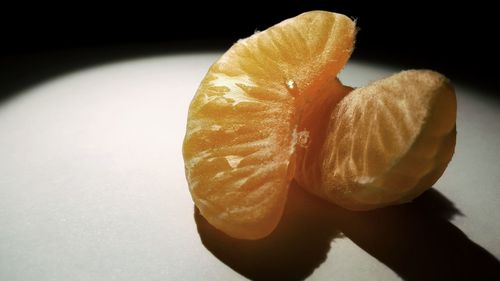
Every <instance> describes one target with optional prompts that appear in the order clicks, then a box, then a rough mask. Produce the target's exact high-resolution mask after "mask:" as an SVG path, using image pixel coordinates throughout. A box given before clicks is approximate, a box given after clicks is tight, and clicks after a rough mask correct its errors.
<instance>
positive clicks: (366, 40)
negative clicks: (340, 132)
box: [0, 0, 499, 100]
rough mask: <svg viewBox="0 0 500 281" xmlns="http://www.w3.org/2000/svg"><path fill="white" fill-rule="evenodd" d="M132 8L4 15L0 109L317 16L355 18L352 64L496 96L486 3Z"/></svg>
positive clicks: (14, 10)
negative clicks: (414, 71) (120, 67)
mask: <svg viewBox="0 0 500 281" xmlns="http://www.w3.org/2000/svg"><path fill="white" fill-rule="evenodd" d="M125 2H126V1H124V2H123V3H119V4H108V5H104V4H90V3H88V2H85V3H79V2H71V3H67V4H57V5H53V6H51V5H49V4H46V3H44V4H43V5H42V6H33V5H32V4H28V3H25V4H20V5H18V6H16V7H6V6H4V7H3V8H2V9H0V12H1V13H2V14H1V17H0V42H1V47H0V51H1V52H0V100H1V99H3V98H6V97H9V96H10V95H12V94H14V93H15V92H16V91H18V90H19V89H22V88H25V87H27V86H30V85H32V84H35V83H37V82H40V81H43V80H44V79H47V78H50V77H51V76H54V75H57V74H61V73H64V72H66V71H69V70H72V69H76V68H79V67H84V66H88V65H92V64H96V63H103V62H107V61H111V60H116V59H124V58H127V57H133V56H141V55H148V54H166V53H172V52H190V51H200V50H221V51H222V50H225V49H227V48H228V47H229V46H230V45H231V44H232V43H233V42H235V41H236V40H237V39H239V38H242V37H247V36H249V35H251V34H252V33H253V32H254V31H255V30H264V29H265V28H267V27H269V26H271V25H273V24H275V23H277V22H279V21H281V20H283V19H286V18H288V17H292V16H295V15H297V14H299V13H301V12H304V11H308V10H314V9H324V10H330V11H335V12H340V13H344V14H346V15H348V16H350V17H353V18H356V19H357V24H358V26H359V28H360V31H359V33H358V36H357V42H356V50H355V52H354V54H353V57H354V58H357V59H363V60H369V61H373V62H382V63H386V64H390V65H393V66H396V67H398V68H401V69H407V68H430V69H434V70H437V71H440V72H442V73H444V74H446V75H447V76H448V77H450V78H451V79H452V80H454V81H460V82H461V83H463V84H466V85H470V86H474V87H476V88H480V89H482V90H483V92H484V93H489V94H491V95H494V94H493V92H494V89H495V88H496V87H495V82H496V81H495V80H496V79H497V78H496V71H495V68H496V66H497V65H498V64H497V63H498V56H497V52H498V43H497V42H496V40H497V39H496V37H497V36H498V33H499V32H498V31H497V30H496V26H498V24H497V19H496V18H497V17H498V16H497V15H495V14H494V11H495V9H494V8H493V7H492V6H493V4H488V2H487V1H473V2H467V1H460V3H458V1H453V2H451V1H450V3H452V4H447V3H446V2H443V3H441V2H439V1H428V0H423V1H411V2H410V1H398V2H396V1H394V2H391V1H390V2H388V1H381V2H377V3H376V4H371V3H368V2H373V1H315V0H310V1H298V0H295V1H294V0H289V1H272V0H268V1H251V2H249V1H231V2H229V1H228V2H223V1H205V2H201V3H197V2H194V1H185V2H174V3H175V4H169V3H168V2H166V1H165V2H164V3H163V4H162V5H146V4H141V5H139V4H138V3H131V4H127V3H125ZM490 2H491V1H490ZM270 5H271V6H270Z"/></svg>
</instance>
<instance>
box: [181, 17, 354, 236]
mask: <svg viewBox="0 0 500 281" xmlns="http://www.w3.org/2000/svg"><path fill="white" fill-rule="evenodd" d="M354 36H355V24H354V22H353V21H351V20H350V19H349V18H347V17H346V16H344V15H340V14H335V13H330V12H323V11H313V12H307V13H304V14H301V15H299V16H297V17H295V18H291V19H288V20H285V21H283V22H281V23H279V24H277V25H275V26H273V27H271V28H269V29H267V30H266V31H263V32H260V33H256V34H254V35H252V36H251V37H249V38H247V39H243V40H240V41H238V42H237V43H236V44H234V45H233V46H232V47H231V48H230V49H229V50H228V51H227V52H226V53H225V54H224V55H223V56H222V57H221V58H220V59H219V60H218V61H217V62H215V63H214V64H213V65H212V66H211V67H210V69H209V71H208V73H207V75H206V76H205V78H204V79H203V81H202V82H201V85H200V86H199V89H198V91H197V93H196V94H195V96H194V98H193V100H192V102H191V105H190V108H189V113H188V122H187V130H186V136H185V139H184V145H183V156H184V161H185V170H186V177H187V180H188V184H189V189H190V192H191V195H192V198H193V201H194V202H195V204H196V206H197V207H198V208H199V210H200V213H201V214H202V215H203V216H204V217H205V218H206V219H207V220H208V221H209V222H210V223H211V224H212V225H214V226H215V227H216V228H218V229H220V230H222V231H223V232H225V233H226V234H228V235H230V236H233V237H236V238H244V239H258V238H261V237H264V236H266V235H267V234H269V233H270V232H271V231H272V230H273V229H274V228H275V227H276V225H277V224H278V222H279V220H280V218H281V215H282V212H283V208H284V204H285V201H286V196H287V192H288V185H289V182H290V180H291V179H292V178H293V175H294V164H295V150H296V144H297V142H298V140H299V136H301V135H303V134H301V133H298V132H297V128H298V125H299V122H300V119H301V116H302V113H303V112H307V111H308V109H307V108H312V107H313V104H316V103H317V102H322V101H323V100H324V98H318V95H319V94H321V93H323V94H321V95H324V93H328V95H332V96H335V90H336V89H338V88H340V87H341V86H339V85H340V84H339V83H338V82H337V81H336V79H335V77H336V75H337V73H338V72H339V71H340V69H341V68H342V67H343V66H344V64H345V63H346V61H347V60H348V58H349V56H350V54H351V52H352V49H353V44H354ZM328 87H331V91H327V90H326V89H325V88H328ZM320 89H321V90H320ZM339 94H340V93H339ZM339 99H340V98H337V100H339Z"/></svg>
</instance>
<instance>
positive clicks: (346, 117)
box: [297, 70, 457, 210]
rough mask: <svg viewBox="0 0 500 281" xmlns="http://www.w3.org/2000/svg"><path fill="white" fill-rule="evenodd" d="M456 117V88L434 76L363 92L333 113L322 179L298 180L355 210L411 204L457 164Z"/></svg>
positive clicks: (400, 79)
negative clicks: (448, 166) (455, 158)
mask: <svg viewBox="0 0 500 281" xmlns="http://www.w3.org/2000/svg"><path fill="white" fill-rule="evenodd" d="M456 110H457V102H456V97H455V93H454V90H453V88H452V86H451V85H450V83H449V81H448V80H447V79H446V78H445V77H444V76H442V75H441V74H439V73H436V72H432V71H416V70H412V71H404V72H401V73H399V74H396V75H393V76H391V77H389V78H386V79H383V80H380V81H377V82H375V83H373V84H372V85H369V86H367V87H363V88H358V89H356V90H354V91H352V92H351V93H349V94H348V95H347V96H346V97H345V98H344V99H342V100H341V101H340V102H339V103H338V104H337V105H336V106H335V108H334V109H333V111H332V112H331V115H330V120H329V125H328V133H327V135H326V137H325V139H324V141H323V143H322V148H321V149H320V152H319V153H320V155H316V157H317V158H318V159H319V161H318V162H317V164H316V165H317V166H316V167H315V169H318V170H319V171H320V172H319V173H318V174H316V175H312V176H311V175H310V174H308V171H305V172H303V173H302V174H300V173H298V175H297V178H298V181H299V183H300V184H301V185H302V186H304V187H305V188H306V189H308V190H309V191H311V192H313V193H315V194H318V195H320V196H322V197H324V198H327V199H328V200H330V201H332V202H334V203H336V204H338V205H341V206H343V207H345V208H348V209H353V210H367V209H373V208H378V207H382V206H386V205H391V204H397V203H404V202H407V201H410V200H412V199H413V198H415V197H417V196H418V195H420V194H421V193H422V192H423V191H425V190H426V189H427V188H429V187H431V186H432V184H434V183H435V182H436V181H437V180H438V178H439V177H440V176H441V175H442V173H443V172H444V170H445V169H446V166H447V165H448V163H449V161H450V160H451V157H452V155H453V151H454V147H455V136H456V129H455V120H456ZM311 170H314V169H311ZM309 173H310V172H309Z"/></svg>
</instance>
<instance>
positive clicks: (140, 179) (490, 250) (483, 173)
mask: <svg viewBox="0 0 500 281" xmlns="http://www.w3.org/2000/svg"><path fill="white" fill-rule="evenodd" d="M218 55H219V54H192V55H177V56H173V55H172V56H163V57H151V58H145V59H138V60H131V61H124V62H121V63H114V64H109V65H102V66H96V67H94V68H88V69H83V70H80V71H78V72H73V73H69V74H66V75H64V76H61V77H54V78H53V79H52V80H50V81H46V82H45V83H43V84H39V85H36V86H35V87H32V88H30V89H27V90H25V91H24V92H22V93H19V94H18V95H17V96H16V97H15V98H14V99H11V100H9V101H7V102H5V103H3V104H0V280H11V281H13V280H37V281H44V280H134V281H135V280H239V279H245V277H248V278H253V279H263V278H271V277H273V278H275V279H278V278H279V279H291V280H293V279H303V278H310V279H311V280H331V279H334V280H393V279H399V278H401V277H402V278H405V279H419V280H423V279H428V278H430V277H434V278H435V277H442V278H453V277H457V276H458V277H464V276H467V274H479V275H480V274H482V273H484V274H498V269H499V268H500V267H499V265H500V263H499V262H498V260H497V259H496V258H499V257H500V227H499V226H500V188H499V182H500V169H499V163H500V141H499V140H500V122H499V121H500V107H499V104H498V103H497V102H496V101H494V100H490V99H488V98H486V97H483V96H482V95H480V94H481V93H478V92H477V91H475V90H474V89H470V88H464V87H460V86H457V94H458V102H459V113H458V124H457V126H458V141H457V147H456V153H455V157H454V158H453V160H452V162H451V164H450V166H449V167H448V169H447V171H446V172H445V174H444V175H443V177H442V178H441V179H440V180H439V181H438V183H437V184H436V185H435V187H436V189H437V190H438V191H430V192H427V193H426V194H424V195H423V196H422V197H421V198H420V199H418V200H417V201H416V202H415V203H413V204H407V205H403V206H399V207H392V208H386V209H382V210H379V211H374V212H364V213H352V212H347V211H344V210H342V209H339V208H337V207H334V206H330V205H326V204H325V203H323V202H322V201H319V200H316V199H315V198H313V197H311V196H308V195H307V194H305V193H303V192H302V191H301V190H300V189H298V188H297V187H296V186H292V189H291V190H292V191H291V195H290V202H291V203H290V204H289V205H288V207H287V209H286V212H285V216H284V218H283V223H282V224H281V225H280V227H279V228H278V230H277V231H276V232H275V233H274V234H273V235H271V236H270V237H269V238H267V239H264V240H262V241H254V242H249V241H238V240H233V239H229V238H227V237H225V236H224V235H222V234H220V233H219V232H217V231H215V230H214V229H213V228H211V226H209V225H208V224H207V223H206V222H205V221H204V220H203V219H202V218H201V217H200V216H199V215H198V214H197V213H195V208H194V206H193V203H192V201H191V198H190V195H189V192H188V188H187V185H186V181H185V178H184V168H183V161H182V157H181V144H182V139H183V136H184V130H185V122H186V115H187V109H188V105H189V102H190V99H191V98H192V96H193V94H194V92H195V91H196V89H197V86H198V83H199V82H200V80H201V79H202V78H203V76H204V74H205V72H206V70H207V69H208V67H209V65H210V64H211V63H212V62H213V61H214V60H215V59H216V58H217V56H218ZM394 71H395V70H392V69H389V68H385V67H383V66H378V65H369V64H365V63H362V62H353V63H350V64H349V65H348V66H347V67H346V69H345V70H344V72H343V73H342V75H341V78H342V80H343V81H344V82H345V83H347V84H350V85H365V84H366V83H367V82H369V81H373V80H376V79H378V78H381V77H384V76H387V75H389V74H390V73H392V72H394ZM495 257H496V258H495ZM453 275H455V276H453ZM497 276H498V275H497ZM476 277H477V276H476Z"/></svg>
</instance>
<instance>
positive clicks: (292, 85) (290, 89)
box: [285, 79, 298, 95]
mask: <svg viewBox="0 0 500 281" xmlns="http://www.w3.org/2000/svg"><path fill="white" fill-rule="evenodd" d="M285 84H286V88H287V89H288V92H290V93H291V94H294V95H295V94H296V93H297V90H298V89H297V84H296V83H295V81H293V79H288V80H287V81H286V82H285Z"/></svg>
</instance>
